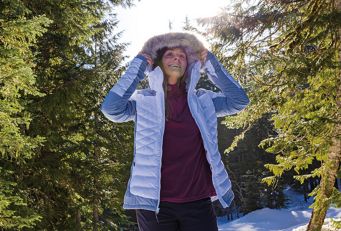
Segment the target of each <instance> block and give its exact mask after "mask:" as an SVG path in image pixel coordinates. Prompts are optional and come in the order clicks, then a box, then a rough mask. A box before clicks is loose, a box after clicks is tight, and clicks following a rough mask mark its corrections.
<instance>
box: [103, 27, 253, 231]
mask: <svg viewBox="0 0 341 231" xmlns="http://www.w3.org/2000/svg"><path fill="white" fill-rule="evenodd" d="M201 69H202V70H204V71H206V73H207V75H208V77H209V79H210V80H211V81H212V82H213V83H214V84H215V85H216V86H217V87H218V88H219V89H220V90H221V91H220V92H218V93H217V92H212V91H209V90H205V89H195V86H196V84H197V83H198V81H199V78H200V76H201V75H200V70H201ZM145 72H146V74H147V75H148V81H149V88H147V89H142V90H136V87H137V84H138V83H139V81H141V80H143V79H144V73H145ZM248 103H249V99H248V97H247V95H246V94H245V92H244V90H243V89H242V88H241V86H240V85H239V84H238V83H237V82H236V81H235V80H234V79H233V78H232V77H231V76H230V75H229V74H228V72H227V71H226V70H225V69H224V68H223V66H222V65H221V64H220V63H219V62H218V60H217V59H216V58H215V56H214V55H213V54H212V53H210V52H209V51H207V50H206V49H205V47H204V46H203V45H202V43H201V42H200V41H199V40H198V39H197V38H196V37H195V36H194V35H192V34H188V33H167V34H163V35H158V36H155V37H152V38H151V39H149V40H148V41H147V42H146V43H145V45H144V47H143V48H142V51H141V52H140V53H139V54H138V55H137V56H136V57H135V58H134V59H133V60H132V62H131V63H130V65H129V67H128V69H127V71H126V72H125V74H124V75H123V76H122V77H121V78H120V80H119V81H118V82H117V83H116V84H115V86H114V87H113V88H112V89H111V90H110V92H109V94H108V95H107V96H106V98H105V100H104V102H103V104H102V107H101V110H102V112H103V113H104V115H105V116H106V117H107V118H108V119H110V120H112V121H114V122H126V121H130V120H133V121H134V122H135V145H134V160H133V164H132V166H131V176H130V179H129V181H128V186H127V190H126V193H125V196H124V204H123V208H124V209H135V210H136V216H137V222H138V225H139V229H140V230H143V231H147V230H148V231H157V230H160V231H168V230H169V231H176V230H181V231H189V230H196V231H200V230H203V231H211V230H212V231H214V230H218V228H217V223H216V217H215V214H214V211H213V208H212V202H211V197H212V198H213V197H215V198H217V199H218V200H219V202H220V203H221V205H222V207H224V208H226V207H228V206H229V205H230V203H231V201H232V200H233V197H234V195H233V192H232V189H231V182H230V180H229V177H228V174H227V172H226V169H225V167H224V165H223V163H222V161H221V156H220V153H219V151H218V144H217V116H226V115H231V114H236V113H238V112H239V111H241V110H242V109H244V108H245V107H246V106H247V105H248Z"/></svg>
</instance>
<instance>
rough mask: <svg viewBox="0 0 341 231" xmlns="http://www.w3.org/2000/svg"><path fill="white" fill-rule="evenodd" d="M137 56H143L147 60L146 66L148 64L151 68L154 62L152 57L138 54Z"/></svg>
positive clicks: (141, 53)
mask: <svg viewBox="0 0 341 231" xmlns="http://www.w3.org/2000/svg"><path fill="white" fill-rule="evenodd" d="M139 55H143V56H144V57H145V58H146V59H147V62H148V64H149V65H150V66H151V67H152V66H153V64H154V61H153V59H152V57H151V56H150V55H149V54H146V53H143V52H140V53H139Z"/></svg>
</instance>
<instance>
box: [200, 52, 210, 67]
mask: <svg viewBox="0 0 341 231" xmlns="http://www.w3.org/2000/svg"><path fill="white" fill-rule="evenodd" d="M207 53H208V50H207V49H205V50H203V51H201V52H200V54H199V59H200V61H201V65H204V64H205V62H206V58H207Z"/></svg>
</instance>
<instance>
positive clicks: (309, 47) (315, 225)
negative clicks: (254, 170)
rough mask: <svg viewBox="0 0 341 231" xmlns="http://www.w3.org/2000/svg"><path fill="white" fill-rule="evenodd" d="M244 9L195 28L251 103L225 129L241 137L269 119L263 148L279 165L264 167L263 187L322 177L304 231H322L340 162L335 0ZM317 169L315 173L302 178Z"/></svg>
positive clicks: (242, 4) (339, 18) (241, 5)
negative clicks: (270, 130)
mask: <svg viewBox="0 0 341 231" xmlns="http://www.w3.org/2000/svg"><path fill="white" fill-rule="evenodd" d="M247 3H248V4H250V2H246V1H239V2H237V3H236V4H235V6H234V8H230V9H227V10H226V12H224V13H222V14H221V15H218V16H216V17H213V18H210V19H203V20H201V22H200V23H202V24H201V25H203V26H204V27H205V29H206V30H205V31H206V32H205V33H206V35H207V36H209V35H211V38H212V44H213V49H214V51H215V52H216V53H218V54H220V56H219V58H220V59H221V60H222V62H223V63H224V64H225V65H226V66H230V67H231V69H232V72H233V74H234V76H237V77H239V80H240V81H241V82H242V83H244V85H245V86H246V88H247V91H248V95H249V97H250V98H251V102H252V103H251V105H250V106H249V107H248V108H247V110H245V111H244V112H242V113H241V114H240V115H239V116H238V117H228V118H227V119H226V123H227V124H228V125H229V126H231V127H238V128H244V133H245V132H246V131H248V130H249V129H250V127H252V124H254V123H255V122H256V121H257V120H259V119H260V118H262V117H263V116H264V115H265V114H269V115H270V116H271V119H270V121H271V122H273V125H274V128H275V131H276V133H277V134H276V135H275V136H269V137H268V138H267V139H265V140H263V141H262V142H261V144H260V145H261V147H263V148H264V149H266V151H268V152H270V153H274V154H276V161H277V164H267V165H266V167H267V168H268V169H269V170H271V171H272V172H273V173H274V175H275V176H273V177H267V178H265V179H264V181H266V182H268V183H273V182H274V180H275V179H277V178H278V177H280V176H282V175H283V173H284V172H286V171H290V170H291V169H292V170H294V171H295V172H296V174H297V175H296V176H295V178H296V179H297V180H300V181H301V182H302V183H303V182H304V181H305V180H306V179H308V178H310V177H319V178H320V179H321V181H320V182H321V183H320V184H319V186H318V187H317V188H316V189H315V190H314V192H313V195H315V202H314V204H313V213H312V217H311V220H310V223H309V226H308V230H320V229H321V226H322V224H323V220H324V218H325V215H326V210H327V209H328V207H329V206H330V204H331V203H332V201H333V200H334V201H335V200H339V199H337V198H340V192H339V191H338V190H336V188H335V187H334V182H335V177H336V174H337V172H338V171H340V170H339V165H340V155H341V152H340V149H341V148H340V110H339V108H340V86H341V79H340V56H339V55H340V53H339V52H340V37H339V36H340V34H339V33H340V29H339V28H340V22H341V14H340V9H337V6H338V7H339V5H337V1H333V0H312V1H306V0H302V1H295V0H288V1H279V0H267V1H265V0H264V1H256V2H254V5H251V6H250V5H247ZM338 4H339V3H338ZM241 137H242V136H241ZM241 137H240V138H241ZM235 143H237V139H236V140H235ZM314 161H317V162H319V165H318V166H319V167H316V168H314V169H312V171H311V172H309V173H308V174H302V172H303V171H305V170H306V169H308V168H309V167H310V166H311V165H312V164H313V162H314ZM336 203H337V204H339V201H336Z"/></svg>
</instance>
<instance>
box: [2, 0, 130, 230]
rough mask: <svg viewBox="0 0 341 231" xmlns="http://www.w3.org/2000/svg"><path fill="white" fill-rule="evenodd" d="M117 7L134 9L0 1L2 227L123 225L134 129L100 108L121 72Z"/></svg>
mask: <svg viewBox="0 0 341 231" xmlns="http://www.w3.org/2000/svg"><path fill="white" fill-rule="evenodd" d="M118 4H123V5H128V6H129V5H130V4H131V1H87V0H72V1H63V2H60V1H19V0H14V1H12V0H11V1H9V0H8V1H2V2H1V3H0V9H1V16H0V44H1V47H0V53H1V57H0V77H1V78H0V85H1V90H0V94H1V95H0V100H1V104H0V107H1V112H0V128H1V130H0V141H1V142H0V151H1V156H0V166H2V168H1V173H3V174H1V176H0V197H1V203H0V227H1V228H3V229H11V228H12V229H23V228H25V229H27V230H29V229H32V230H90V229H97V230H108V229H110V230H120V229H122V228H124V227H126V226H128V225H129V222H128V218H127V216H126V215H125V214H124V211H123V209H122V208H121V207H122V205H121V203H122V200H123V193H124V189H125V186H126V182H127V178H128V174H129V166H128V165H129V164H130V159H131V158H132V155H131V154H132V152H133V151H132V149H133V142H132V141H133V137H132V136H133V127H132V126H131V124H125V125H123V124H118V125H116V124H113V123H111V122H110V121H108V120H107V119H106V118H104V117H103V115H102V113H101V112H100V110H99V106H100V103H101V102H102V101H103V97H104V96H105V95H106V94H107V92H108V91H109V89H110V87H111V86H112V85H113V84H114V83H115V81H116V80H117V79H118V78H119V76H120V74H121V73H122V71H123V70H124V69H123V68H121V67H120V66H121V64H120V63H121V62H122V59H123V56H122V52H123V50H124V48H125V44H119V43H118V42H117V40H118V38H119V33H118V32H116V31H115V28H116V25H117V20H116V19H115V17H114V14H113V13H114V12H113V11H114V9H115V6H117V5H118ZM14 182H15V183H14ZM23 198H25V199H23Z"/></svg>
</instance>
